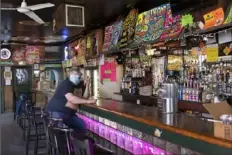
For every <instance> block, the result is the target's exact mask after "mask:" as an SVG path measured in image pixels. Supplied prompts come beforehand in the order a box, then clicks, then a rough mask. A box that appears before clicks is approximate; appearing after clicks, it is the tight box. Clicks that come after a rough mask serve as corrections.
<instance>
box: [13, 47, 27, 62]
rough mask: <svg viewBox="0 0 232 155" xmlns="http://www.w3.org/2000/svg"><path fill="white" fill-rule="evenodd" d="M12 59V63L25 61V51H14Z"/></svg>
mask: <svg viewBox="0 0 232 155" xmlns="http://www.w3.org/2000/svg"><path fill="white" fill-rule="evenodd" d="M12 58H13V60H14V61H16V62H19V61H24V60H25V50H24V49H20V50H15V51H14V53H13V55H12Z"/></svg>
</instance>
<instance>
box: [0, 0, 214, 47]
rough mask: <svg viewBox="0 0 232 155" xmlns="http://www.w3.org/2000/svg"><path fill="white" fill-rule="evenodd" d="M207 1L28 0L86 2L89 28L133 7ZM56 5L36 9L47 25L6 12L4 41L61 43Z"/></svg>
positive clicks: (5, 0)
mask: <svg viewBox="0 0 232 155" xmlns="http://www.w3.org/2000/svg"><path fill="white" fill-rule="evenodd" d="M205 1H209V0H194V1H193V0H26V2H27V4H28V5H34V4H39V3H47V2H51V3H54V4H55V6H56V7H57V6H59V4H61V3H64V2H65V3H70V4H81V5H84V7H85V12H86V13H85V17H86V19H85V21H86V29H91V28H94V27H98V26H102V25H106V24H108V23H110V22H112V21H114V20H116V19H117V17H119V16H120V15H123V14H126V13H127V12H128V11H129V9H130V6H135V7H136V8H137V7H138V8H139V10H140V12H141V11H146V10H148V9H151V8H153V7H155V6H158V5H160V4H164V3H167V2H171V4H172V9H173V10H174V12H175V13H176V12H179V11H180V10H183V9H186V8H191V7H192V6H196V5H198V4H199V3H201V2H202V3H203V2H205ZM214 1H217V0H214ZM21 2H22V0H1V3H2V5H1V7H7V6H6V5H10V4H11V5H12V6H13V7H17V6H20V5H21ZM8 7H9V6H8ZM56 7H53V8H47V9H42V10H38V11H35V13H36V14H37V15H38V16H39V17H40V18H42V19H43V20H44V21H45V22H47V23H46V24H45V25H43V26H41V25H37V24H36V23H35V22H33V21H32V20H31V19H30V18H29V17H27V16H26V15H24V14H21V13H19V12H17V11H2V12H1V18H2V27H1V33H2V35H1V36H2V37H1V40H9V42H13V43H26V44H53V43H54V44H56V43H57V44H60V43H61V42H64V41H65V40H64V38H63V37H62V35H61V33H59V32H58V33H57V34H53V31H52V21H53V18H52V14H53V13H54V11H55V9H56ZM69 30H70V29H69ZM81 31H83V29H79V30H78V29H75V31H70V32H71V33H69V34H68V37H69V38H67V39H70V38H72V37H74V36H76V35H78V34H80V33H81ZM65 39H66V38H65Z"/></svg>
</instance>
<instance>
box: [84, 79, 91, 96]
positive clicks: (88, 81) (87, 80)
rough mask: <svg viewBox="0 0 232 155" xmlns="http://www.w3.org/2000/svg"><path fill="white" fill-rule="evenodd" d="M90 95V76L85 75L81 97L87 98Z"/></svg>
mask: <svg viewBox="0 0 232 155" xmlns="http://www.w3.org/2000/svg"><path fill="white" fill-rule="evenodd" d="M89 97H90V78H89V77H87V78H86V80H85V92H84V94H83V98H85V99H87V98H89Z"/></svg>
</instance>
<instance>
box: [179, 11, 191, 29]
mask: <svg viewBox="0 0 232 155" xmlns="http://www.w3.org/2000/svg"><path fill="white" fill-rule="evenodd" d="M193 19H194V18H193V16H192V15H191V14H185V15H183V16H182V17H181V26H182V27H185V26H192V25H193Z"/></svg>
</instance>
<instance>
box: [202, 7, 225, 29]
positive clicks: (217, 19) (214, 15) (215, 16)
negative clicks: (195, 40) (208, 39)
mask: <svg viewBox="0 0 232 155" xmlns="http://www.w3.org/2000/svg"><path fill="white" fill-rule="evenodd" d="M203 17H204V20H205V26H204V29H207V28H210V27H214V26H218V25H221V24H223V22H224V11H223V9H222V8H218V9H216V10H214V11H211V12H209V13H207V14H205V15H204V16H203Z"/></svg>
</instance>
